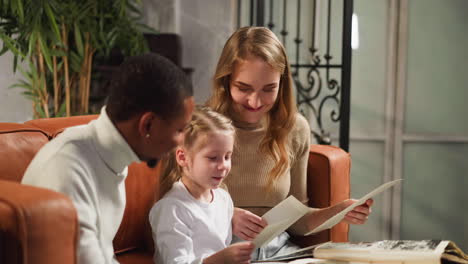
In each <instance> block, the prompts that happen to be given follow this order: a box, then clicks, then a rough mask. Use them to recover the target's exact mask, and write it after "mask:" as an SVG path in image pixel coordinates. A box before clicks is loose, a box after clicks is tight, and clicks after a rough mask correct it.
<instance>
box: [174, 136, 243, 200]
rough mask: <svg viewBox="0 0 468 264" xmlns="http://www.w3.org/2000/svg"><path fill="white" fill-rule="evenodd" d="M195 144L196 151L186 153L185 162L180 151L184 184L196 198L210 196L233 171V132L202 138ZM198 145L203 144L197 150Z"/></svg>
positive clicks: (179, 160)
mask: <svg viewBox="0 0 468 264" xmlns="http://www.w3.org/2000/svg"><path fill="white" fill-rule="evenodd" d="M197 141H200V142H195V144H194V151H191V150H188V151H185V152H184V153H185V157H183V158H184V160H183V161H182V162H181V156H180V152H179V150H180V149H178V150H177V152H176V154H177V159H178V162H179V164H180V165H181V166H182V167H184V172H185V173H184V176H183V177H182V182H183V183H184V184H185V186H186V187H187V189H188V190H189V191H190V193H191V194H192V195H193V196H194V197H195V198H200V196H205V195H208V197H211V189H216V188H218V187H219V185H220V184H221V182H222V181H223V179H224V178H225V177H226V176H227V175H228V174H229V171H230V170H231V155H232V150H233V146H234V137H233V134H232V133H231V132H216V133H210V134H208V135H206V136H202V137H200V138H199V139H197ZM198 144H203V146H202V147H201V148H199V147H198V148H197V145H198ZM205 197H206V196H205Z"/></svg>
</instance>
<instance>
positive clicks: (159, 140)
mask: <svg viewBox="0 0 468 264" xmlns="http://www.w3.org/2000/svg"><path fill="white" fill-rule="evenodd" d="M194 107H195V102H194V100H193V97H188V98H186V99H185V100H184V111H183V113H182V114H181V115H180V116H178V117H176V118H174V119H171V120H162V119H160V118H157V119H156V120H155V121H154V122H155V123H154V125H153V126H151V127H152V129H151V132H150V133H149V136H150V137H151V140H149V141H147V142H148V144H147V145H146V146H143V148H144V149H146V151H145V152H146V153H147V155H145V156H146V157H143V159H144V160H158V159H160V158H162V157H163V156H164V154H166V153H167V152H169V151H171V150H172V149H173V148H174V147H175V146H177V145H179V144H180V143H181V142H182V140H183V131H184V128H185V127H186V126H187V124H188V123H189V122H190V120H191V119H192V112H193V109H194Z"/></svg>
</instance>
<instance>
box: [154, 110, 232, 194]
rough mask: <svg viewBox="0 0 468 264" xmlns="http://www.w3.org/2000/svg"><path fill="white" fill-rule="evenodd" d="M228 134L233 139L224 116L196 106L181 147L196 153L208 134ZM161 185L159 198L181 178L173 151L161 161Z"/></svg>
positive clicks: (228, 122) (204, 143)
mask: <svg viewBox="0 0 468 264" xmlns="http://www.w3.org/2000/svg"><path fill="white" fill-rule="evenodd" d="M218 132H228V133H232V136H233V137H234V134H235V129H234V126H233V125H232V121H231V120H230V119H229V118H227V117H225V116H224V115H222V114H220V113H218V112H215V111H213V110H212V109H211V108H209V107H206V106H203V107H202V106H197V108H196V109H195V111H194V112H193V115H192V120H191V121H190V123H189V124H188V125H187V127H185V129H184V140H183V143H182V147H184V148H185V149H186V150H189V151H197V149H194V147H195V146H196V147H197V148H198V149H199V148H202V147H203V146H205V145H206V143H207V142H208V139H209V138H208V137H207V135H209V134H210V133H218ZM202 136H205V138H204V140H205V141H203V142H200V141H199V139H201V137H202ZM161 163H162V173H161V183H160V197H162V196H164V194H166V193H167V192H168V191H169V190H170V189H171V188H172V185H173V184H174V182H176V181H178V180H179V179H181V178H182V175H183V170H182V167H181V166H180V165H179V164H177V161H176V155H175V151H172V152H171V153H169V154H168V155H167V156H166V157H165V158H164V159H163V160H161Z"/></svg>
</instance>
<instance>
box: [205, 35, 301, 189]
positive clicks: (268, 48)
mask: <svg viewBox="0 0 468 264" xmlns="http://www.w3.org/2000/svg"><path fill="white" fill-rule="evenodd" d="M251 56H255V57H258V58H260V59H262V60H263V61H265V62H266V63H268V64H269V65H270V66H271V67H272V68H273V69H275V70H277V71H279V72H280V73H281V77H280V84H279V90H278V97H277V99H276V102H275V104H274V106H273V108H272V109H271V110H270V111H269V114H268V118H267V122H268V128H267V131H266V135H265V137H264V138H263V140H262V142H261V144H260V150H261V151H262V152H264V153H267V154H269V155H270V156H271V157H273V159H274V160H275V161H276V162H275V164H276V165H275V166H274V167H273V168H272V169H271V171H270V172H269V178H270V181H269V188H271V186H272V185H273V182H274V181H275V180H276V179H277V178H278V177H279V176H280V175H281V174H282V173H284V172H285V171H286V170H287V169H288V168H289V166H290V158H289V149H288V147H287V144H286V141H287V138H288V133H289V131H290V130H291V129H292V127H293V126H294V121H295V114H296V112H297V109H296V104H295V101H294V98H293V91H292V76H291V70H290V66H289V62H288V58H287V56H286V51H285V49H284V46H283V45H282V44H281V42H280V41H279V40H278V38H277V37H276V36H275V34H274V33H273V32H272V31H271V30H269V29H267V28H265V27H243V28H240V29H238V30H237V31H236V32H234V34H233V35H232V36H231V37H230V38H229V39H228V41H227V42H226V44H225V45H224V48H223V51H222V53H221V56H220V58H219V61H218V65H217V67H216V72H215V75H214V77H213V91H212V96H211V97H210V99H208V102H207V105H209V106H210V107H212V108H213V109H214V110H215V111H218V112H220V113H222V114H225V115H228V114H229V111H230V110H231V105H232V97H231V93H230V81H231V80H230V78H231V75H232V73H233V71H234V67H235V65H236V64H237V63H239V62H242V61H244V60H246V59H248V58H249V57H251Z"/></svg>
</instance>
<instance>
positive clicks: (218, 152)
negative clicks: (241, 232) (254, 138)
mask: <svg viewBox="0 0 468 264" xmlns="http://www.w3.org/2000/svg"><path fill="white" fill-rule="evenodd" d="M234 131H235V130H234V127H233V126H232V123H231V121H230V120H229V119H228V118H226V117H224V116H223V115H221V114H218V113H216V112H214V111H212V110H210V109H209V108H207V107H202V108H197V109H196V111H195V112H194V114H193V117H192V120H191V122H190V124H189V125H188V126H187V127H186V128H185V131H184V132H185V134H184V141H183V143H182V145H181V146H178V147H177V148H176V149H175V151H174V152H173V153H172V154H171V155H170V156H169V157H168V158H166V160H164V161H163V165H164V166H165V167H164V168H163V172H162V174H161V194H162V195H164V196H163V198H162V199H161V200H159V201H158V202H157V203H156V204H155V205H154V206H153V208H152V209H151V212H150V215H149V218H150V224H151V228H152V231H153V232H152V233H153V239H154V242H155V256H154V259H155V261H156V263H158V264H159V263H162V264H169V263H184V264H185V263H187V264H189V263H204V264H209V263H250V254H251V253H252V250H253V248H254V245H253V244H252V243H251V242H242V243H236V244H233V245H230V243H231V236H232V227H231V219H232V215H233V203H232V200H231V197H230V196H229V194H228V193H227V192H226V191H225V190H223V189H221V188H218V187H219V186H220V184H221V182H222V181H223V179H224V178H225V177H226V176H227V175H228V173H229V171H230V169H231V155H232V150H233V144H234ZM229 245H230V246H229Z"/></svg>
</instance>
